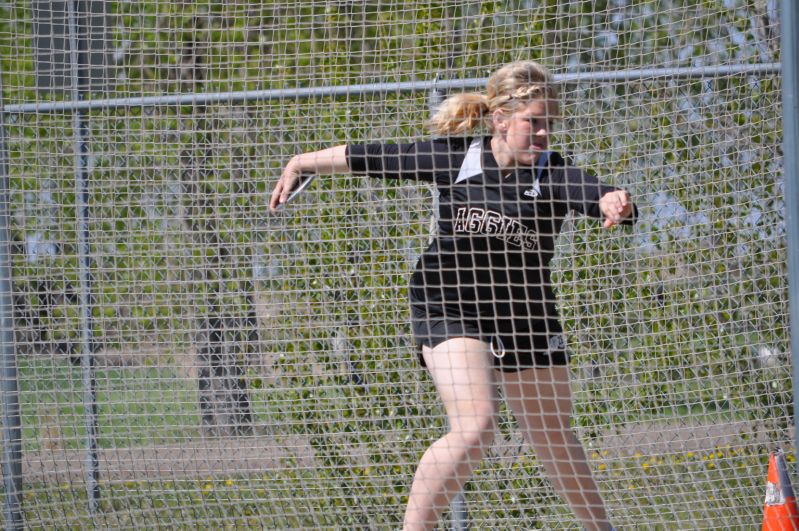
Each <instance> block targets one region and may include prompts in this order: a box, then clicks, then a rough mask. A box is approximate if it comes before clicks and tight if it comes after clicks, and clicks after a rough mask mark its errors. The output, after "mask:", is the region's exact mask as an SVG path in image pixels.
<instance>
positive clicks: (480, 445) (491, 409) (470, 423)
mask: <svg viewBox="0 0 799 531" xmlns="http://www.w3.org/2000/svg"><path fill="white" fill-rule="evenodd" d="M496 429H497V411H496V407H495V406H494V405H485V406H483V407H480V406H478V407H475V408H474V410H473V411H472V412H471V414H465V415H461V416H460V417H459V418H458V419H457V421H454V422H452V425H451V427H450V434H451V436H453V437H455V438H457V439H459V441H460V444H462V445H463V446H464V447H466V448H467V449H472V450H477V449H479V450H480V453H481V454H484V453H485V452H486V451H488V448H489V447H490V446H491V443H492V442H494V437H495V436H496Z"/></svg>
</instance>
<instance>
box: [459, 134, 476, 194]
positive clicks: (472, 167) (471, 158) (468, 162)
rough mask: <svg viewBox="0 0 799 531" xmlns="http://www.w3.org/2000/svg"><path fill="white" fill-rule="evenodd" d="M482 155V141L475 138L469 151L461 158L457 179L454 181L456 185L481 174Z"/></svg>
mask: <svg viewBox="0 0 799 531" xmlns="http://www.w3.org/2000/svg"><path fill="white" fill-rule="evenodd" d="M482 154H483V140H482V139H481V138H476V139H475V140H473V141H472V143H471V144H470V145H469V150H468V151H467V152H466V156H465V157H464V158H463V163H462V164H461V169H460V171H459V172H458V177H457V178H456V179H455V183H456V184H457V183H459V182H461V181H465V180H466V179H469V178H471V177H476V176H478V175H481V174H482V173H483V164H482V158H483V157H482Z"/></svg>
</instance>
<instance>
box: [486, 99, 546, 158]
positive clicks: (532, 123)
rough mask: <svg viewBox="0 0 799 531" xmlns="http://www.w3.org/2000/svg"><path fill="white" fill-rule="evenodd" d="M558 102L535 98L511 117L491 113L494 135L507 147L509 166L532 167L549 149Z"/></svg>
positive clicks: (503, 113)
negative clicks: (542, 153)
mask: <svg viewBox="0 0 799 531" xmlns="http://www.w3.org/2000/svg"><path fill="white" fill-rule="evenodd" d="M559 117H560V115H559V108H558V103H557V102H556V101H555V100H551V99H544V98H541V99H535V100H532V101H531V102H530V103H528V104H526V105H525V106H524V107H522V108H521V109H518V110H517V111H516V112H514V113H512V114H508V113H506V112H503V111H501V110H500V111H496V112H495V113H494V116H493V119H494V135H495V136H499V137H500V138H501V139H502V140H503V141H504V142H503V143H504V144H505V147H506V150H507V152H506V154H505V155H506V157H503V158H506V161H505V162H506V164H507V165H508V166H512V165H516V166H532V165H534V164H535V163H536V161H537V160H538V156H539V155H540V154H541V152H543V151H547V150H548V149H549V139H550V134H551V133H552V128H553V127H554V125H555V122H556V121H557V120H558V119H559Z"/></svg>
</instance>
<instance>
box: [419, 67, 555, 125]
mask: <svg viewBox="0 0 799 531" xmlns="http://www.w3.org/2000/svg"><path fill="white" fill-rule="evenodd" d="M537 98H547V99H551V100H557V99H558V90H557V88H556V87H555V84H554V83H553V82H552V76H551V74H550V73H549V71H548V70H547V69H546V68H544V67H543V66H541V65H540V64H538V63H536V62H534V61H516V62H513V63H508V64H507V65H505V66H503V67H502V68H500V69H499V70H497V71H496V72H494V73H493V74H492V75H491V76H490V77H489V78H488V82H487V83H486V92H485V94H481V93H477V92H469V93H466V94H457V95H455V96H451V97H449V98H447V99H446V100H444V102H443V103H442V104H441V106H440V107H439V108H438V111H437V112H436V114H435V116H433V117H432V118H431V119H430V121H429V122H428V128H429V129H430V131H431V132H432V133H433V134H435V135H440V136H449V135H455V136H457V135H463V134H466V133H469V132H471V131H473V130H474V129H477V128H478V127H481V126H484V125H485V126H487V127H488V128H489V129H490V128H491V123H490V120H488V117H489V115H490V114H491V113H492V112H493V111H495V110H498V109H501V110H503V111H508V112H512V111H514V110H516V109H518V108H519V107H520V106H521V105H524V104H526V103H528V102H529V101H530V100H533V99H537Z"/></svg>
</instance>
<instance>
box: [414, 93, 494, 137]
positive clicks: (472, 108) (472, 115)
mask: <svg viewBox="0 0 799 531" xmlns="http://www.w3.org/2000/svg"><path fill="white" fill-rule="evenodd" d="M488 109H489V108H488V98H487V97H486V96H485V95H484V94H479V93H477V92H469V93H466V94H456V95H454V96H450V97H449V98H447V99H446V100H444V102H443V103H441V106H440V107H439V108H438V111H437V112H436V114H435V115H434V116H433V117H432V118H431V119H430V121H429V122H428V128H429V129H430V131H431V132H432V133H433V134H436V135H440V136H449V135H462V134H465V133H468V132H470V131H472V130H474V129H476V128H478V127H479V126H481V125H482V124H483V121H484V120H485V117H486V116H487V115H488Z"/></svg>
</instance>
